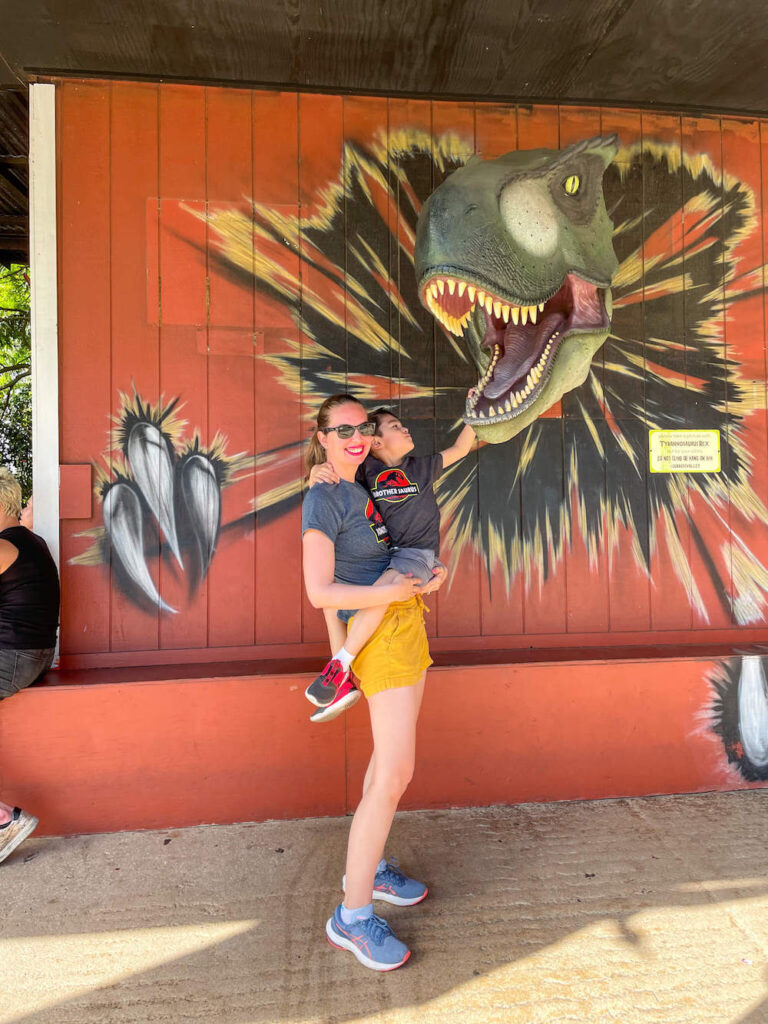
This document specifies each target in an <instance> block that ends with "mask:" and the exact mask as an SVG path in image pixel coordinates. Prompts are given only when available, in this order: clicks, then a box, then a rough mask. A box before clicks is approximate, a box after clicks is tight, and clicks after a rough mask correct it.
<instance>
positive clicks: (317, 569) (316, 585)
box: [302, 530, 420, 608]
mask: <svg viewBox="0 0 768 1024" xmlns="http://www.w3.org/2000/svg"><path fill="white" fill-rule="evenodd" d="M302 546H303V561H304V586H305V587H306V591H307V597H308V598H309V603H310V604H311V605H312V607H313V608H374V607H375V606H376V605H382V604H391V602H392V601H407V600H408V598H409V597H413V595H414V594H418V593H420V587H419V586H418V584H417V582H415V581H414V580H412V579H411V578H410V577H409V576H403V575H400V574H398V576H397V577H396V579H395V581H394V582H393V583H385V584H382V585H381V586H379V587H374V586H370V587H366V586H356V585H354V584H351V583H334V582H333V570H334V567H335V553H334V547H333V541H332V540H331V538H330V537H326V535H325V534H324V533H321V532H320V530H306V531H305V532H304V537H303V541H302Z"/></svg>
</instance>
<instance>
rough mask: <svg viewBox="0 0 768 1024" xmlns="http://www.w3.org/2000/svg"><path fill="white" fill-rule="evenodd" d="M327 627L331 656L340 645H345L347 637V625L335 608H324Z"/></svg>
mask: <svg viewBox="0 0 768 1024" xmlns="http://www.w3.org/2000/svg"><path fill="white" fill-rule="evenodd" d="M323 618H324V619H325V628H326V629H327V630H328V643H329V644H330V645H331V656H333V655H334V654H335V653H336V651H338V649H339V648H340V647H343V646H344V642H345V640H346V639H347V627H346V625H345V624H344V623H343V622H342V621H341V619H340V618H339V617H338V615H337V614H336V609H335V608H323Z"/></svg>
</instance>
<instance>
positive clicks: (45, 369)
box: [29, 82, 61, 566]
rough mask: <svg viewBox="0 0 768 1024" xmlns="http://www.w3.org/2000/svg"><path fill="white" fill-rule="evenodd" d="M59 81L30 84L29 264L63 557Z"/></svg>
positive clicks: (43, 512) (45, 485) (35, 391)
mask: <svg viewBox="0 0 768 1024" xmlns="http://www.w3.org/2000/svg"><path fill="white" fill-rule="evenodd" d="M56 91H57V87H56V86H55V85H53V84H52V83H47V82H45V83H44V82H32V83H31V84H30V86H29V266H30V276H31V294H30V330H31V350H32V351H31V363H32V476H33V480H32V487H33V491H34V494H35V501H36V503H37V507H38V509H39V512H38V513H37V514H36V515H35V532H36V533H37V534H38V535H39V536H41V537H42V538H43V539H44V540H45V542H46V544H47V545H48V549H49V551H50V552H51V556H52V557H53V560H54V562H55V563H56V565H57V566H58V565H60V563H61V538H60V528H59V518H60V512H61V502H60V498H59V460H60V434H61V431H60V429H59V291H58V289H59V281H58V260H57V255H58V204H57V195H56V192H57V189H56V178H57V157H58V147H57V141H58V140H57V131H56V103H57V100H56Z"/></svg>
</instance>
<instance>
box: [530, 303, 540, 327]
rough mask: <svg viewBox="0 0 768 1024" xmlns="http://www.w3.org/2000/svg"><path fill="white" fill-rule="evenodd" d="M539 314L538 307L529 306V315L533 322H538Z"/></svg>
mask: <svg viewBox="0 0 768 1024" xmlns="http://www.w3.org/2000/svg"><path fill="white" fill-rule="evenodd" d="M538 315H539V313H538V310H537V309H536V307H535V306H529V307H528V316H529V317H530V320H531V323H532V324H535V323H536V317H537V316H538Z"/></svg>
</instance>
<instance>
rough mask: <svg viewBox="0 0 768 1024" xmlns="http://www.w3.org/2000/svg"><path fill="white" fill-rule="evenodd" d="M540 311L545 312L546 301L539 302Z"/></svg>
mask: <svg viewBox="0 0 768 1024" xmlns="http://www.w3.org/2000/svg"><path fill="white" fill-rule="evenodd" d="M539 312H540V313H543V312H544V303H543V302H540V303H539Z"/></svg>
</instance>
